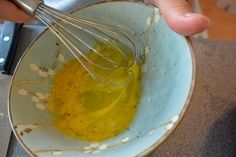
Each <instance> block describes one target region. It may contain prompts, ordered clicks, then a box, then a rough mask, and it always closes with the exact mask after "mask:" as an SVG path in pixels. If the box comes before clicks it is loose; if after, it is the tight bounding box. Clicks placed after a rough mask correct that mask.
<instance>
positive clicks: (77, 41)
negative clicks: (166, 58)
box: [13, 0, 143, 82]
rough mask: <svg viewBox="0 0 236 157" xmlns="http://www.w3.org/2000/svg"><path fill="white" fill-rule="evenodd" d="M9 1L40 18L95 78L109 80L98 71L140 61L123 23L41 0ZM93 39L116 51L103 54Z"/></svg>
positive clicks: (132, 36) (135, 45) (132, 38)
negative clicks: (77, 13)
mask: <svg viewBox="0 0 236 157" xmlns="http://www.w3.org/2000/svg"><path fill="white" fill-rule="evenodd" d="M13 1H14V2H15V3H16V4H17V5H18V6H19V7H21V8H22V9H23V10H25V11H26V12H27V13H28V14H30V15H32V16H35V17H37V18H38V19H39V20H40V21H41V22H43V23H44V24H45V25H46V26H47V27H48V28H49V29H50V30H51V31H52V32H53V33H54V34H55V35H56V36H57V37H58V38H59V39H60V41H61V42H62V43H63V44H64V45H65V46H66V47H67V48H68V50H69V51H70V52H71V53H72V54H73V55H74V57H76V59H77V60H78V61H79V62H80V63H81V65H82V66H83V67H84V68H85V69H86V71H87V72H88V73H89V74H90V75H91V76H92V77H93V78H94V79H96V80H98V81H102V82H109V81H110V82H112V79H111V78H106V76H108V75H100V74H102V73H104V71H107V72H109V73H110V72H112V71H114V70H116V69H117V68H121V67H122V68H126V69H127V71H128V70H129V68H130V67H131V66H132V65H133V63H134V62H135V61H136V62H137V63H141V62H142V61H143V55H142V53H141V52H140V50H139V46H138V44H137V43H138V42H137V40H136V38H135V36H134V35H133V34H132V33H131V32H130V31H129V30H128V29H125V28H124V27H120V26H117V25H110V24H104V23H101V22H97V21H94V20H89V19H87V18H81V17H79V16H73V15H71V14H65V13H61V12H59V11H58V10H56V9H53V8H51V7H49V6H47V5H45V4H44V3H43V1H41V0H13ZM96 43H100V44H104V45H106V47H107V48H108V49H109V48H110V49H112V50H113V52H112V53H114V50H115V53H116V54H115V55H114V54H113V55H111V54H104V53H103V52H101V51H103V50H99V48H95V47H94V45H95V44H96ZM87 52H92V53H95V54H96V55H97V56H98V57H100V62H99V63H97V62H96V61H95V60H94V59H93V58H90V57H89V55H87ZM101 63H102V64H101ZM101 71H103V72H101ZM116 77H118V76H116ZM108 79H110V80H108Z"/></svg>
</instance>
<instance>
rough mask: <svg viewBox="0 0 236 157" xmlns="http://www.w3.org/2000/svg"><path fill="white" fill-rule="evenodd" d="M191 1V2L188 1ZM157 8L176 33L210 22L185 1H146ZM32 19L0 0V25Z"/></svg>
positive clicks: (190, 31)
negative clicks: (193, 10)
mask: <svg viewBox="0 0 236 157" xmlns="http://www.w3.org/2000/svg"><path fill="white" fill-rule="evenodd" d="M188 1H191V0H188ZM145 2H146V3H149V4H152V5H154V6H158V7H159V8H160V10H161V13H162V14H163V16H164V18H165V19H166V21H167V23H168V25H169V26H170V27H171V28H172V29H173V30H174V31H175V32H177V33H179V34H182V35H185V36H190V35H193V34H196V33H200V32H202V31H204V30H205V29H207V28H208V26H209V24H210V20H209V19H208V18H207V17H205V16H204V15H201V14H196V13H192V9H191V7H190V5H189V2H187V1H186V0H146V1H145ZM31 19H32V17H31V16H29V15H27V14H26V13H25V12H24V11H22V10H21V9H19V8H18V7H17V6H15V5H14V4H13V3H11V2H10V1H8V0H0V23H3V21H4V20H9V21H14V22H16V23H25V22H28V21H30V20H31Z"/></svg>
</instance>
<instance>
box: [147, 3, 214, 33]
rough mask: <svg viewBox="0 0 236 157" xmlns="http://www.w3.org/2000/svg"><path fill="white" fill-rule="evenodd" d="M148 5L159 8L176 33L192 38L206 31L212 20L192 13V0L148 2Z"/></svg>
mask: <svg viewBox="0 0 236 157" xmlns="http://www.w3.org/2000/svg"><path fill="white" fill-rule="evenodd" d="M145 2H146V3H149V4H152V5H154V6H157V7H159V9H160V11H161V13H162V15H163V16H164V18H165V20H166V22H167V23H168V25H169V26H170V27H171V28H172V30H174V31H175V32H177V33H179V34H182V35H184V36H191V35H194V34H197V33H200V32H202V31H204V30H206V29H207V28H208V27H209V25H210V20H209V19H208V18H207V17H206V16H204V15H202V14H196V13H193V12H192V9H191V7H190V4H191V0H187V1H186V0H147V1H145Z"/></svg>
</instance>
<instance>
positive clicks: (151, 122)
mask: <svg viewBox="0 0 236 157" xmlns="http://www.w3.org/2000/svg"><path fill="white" fill-rule="evenodd" d="M74 14H77V15H80V16H86V17H90V18H93V19H96V20H99V21H103V22H107V23H113V24H116V23H118V24H124V25H126V26H127V27H129V28H130V29H131V30H133V33H134V34H135V35H136V36H137V38H138V39H139V41H140V43H142V48H143V51H144V53H145V55H146V61H145V64H144V65H143V66H142V73H143V77H142V96H141V103H140V106H139V109H138V113H137V115H136V117H135V120H134V122H133V123H132V124H131V126H130V127H129V130H127V131H125V132H123V133H121V134H120V135H118V136H116V137H113V138H111V139H108V140H105V141H103V142H101V143H90V142H85V141H79V140H73V139H71V138H69V137H67V136H65V135H64V134H62V133H61V132H60V131H58V130H57V129H55V128H54V127H53V125H52V120H51V118H50V116H49V114H48V113H47V111H46V110H45V106H44V105H45V102H46V101H47V98H48V91H49V89H48V88H49V85H50V83H51V79H52V77H53V75H54V74H55V72H56V71H57V70H58V69H59V68H60V67H62V66H63V64H64V63H65V62H66V61H67V60H68V59H69V58H71V56H70V55H69V53H68V52H66V51H67V50H66V49H64V48H63V47H61V46H60V45H59V46H58V45H57V44H56V43H57V42H58V41H57V39H56V38H55V36H54V35H52V33H51V32H50V31H48V30H46V31H45V32H44V33H43V34H42V35H41V36H40V37H39V38H38V39H37V40H36V41H35V42H34V43H33V44H31V46H30V47H29V48H28V49H27V51H26V52H25V54H24V55H23V57H22V58H21V61H20V63H19V64H18V66H17V69H16V71H15V73H14V77H13V80H12V86H11V90H10V95H9V114H10V121H11V124H12V126H13V130H14V133H15V135H16V136H17V138H18V140H19V141H20V143H21V144H22V145H23V147H24V148H25V149H26V150H27V151H28V153H29V154H31V155H33V156H40V157H49V156H63V157H74V156H81V157H88V156H93V155H95V154H96V156H98V157H106V156H107V157H110V156H113V157H121V156H124V157H132V156H143V155H145V154H147V153H148V152H150V151H152V150H153V149H154V148H155V147H156V146H158V145H159V144H160V143H161V142H162V141H163V140H164V139H165V138H166V137H167V136H168V135H169V134H170V133H171V132H172V131H173V129H174V128H175V127H176V125H177V123H178V122H179V120H180V119H181V118H182V116H183V114H184V112H185V111H186V108H187V106H188V103H189V101H190V97H191V95H192V91H193V85H194V82H195V81H194V80H195V62H194V58H193V54H192V48H191V45H190V44H189V41H188V39H186V38H185V37H183V36H180V35H178V34H176V33H174V32H173V31H171V30H170V28H169V27H168V26H167V25H166V23H165V21H164V19H163V17H162V16H161V15H159V12H158V9H156V8H155V9H153V8H151V7H148V6H145V5H143V4H138V3H130V2H111V3H101V4H97V5H93V6H90V7H87V8H84V9H82V10H79V11H77V12H75V13H74ZM145 32H149V38H148V40H147V38H146V36H145ZM147 41H148V42H147Z"/></svg>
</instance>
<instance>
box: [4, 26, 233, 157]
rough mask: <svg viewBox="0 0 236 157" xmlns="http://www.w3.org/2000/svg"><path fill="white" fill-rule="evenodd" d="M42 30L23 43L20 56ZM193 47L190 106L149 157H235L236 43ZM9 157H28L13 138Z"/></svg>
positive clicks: (204, 42)
mask: <svg viewBox="0 0 236 157" xmlns="http://www.w3.org/2000/svg"><path fill="white" fill-rule="evenodd" d="M28 29H29V28H27V27H26V28H23V29H22V32H21V34H22V36H24V35H25V33H26V31H27V34H30V31H29V30H28ZM30 29H32V30H31V35H32V33H35V31H33V29H34V28H30ZM42 30H43V29H41V30H40V31H38V32H36V33H35V34H33V37H32V36H31V38H27V40H26V41H24V40H21V41H20V42H21V46H19V47H18V51H19V53H21V52H22V50H24V49H25V48H26V46H27V45H28V44H29V43H30V41H31V39H32V38H34V37H36V36H37V35H38V34H39V33H40V32H41V31H42ZM29 39H30V40H29ZM193 45H194V49H195V56H196V63H197V81H196V86H195V91H194V94H193V97H192V100H191V103H190V106H189V108H188V110H187V112H186V114H185V116H184V118H183V119H182V121H181V122H180V124H179V126H178V127H177V129H176V130H175V131H174V132H173V133H172V134H171V135H170V136H169V137H168V138H167V140H166V141H164V143H162V144H161V145H160V146H159V147H158V148H157V149H156V150H155V151H154V152H153V153H151V154H150V155H149V156H150V157H154V156H157V157H236V42H222V41H210V40H205V39H194V41H193ZM7 156H8V157H28V155H27V154H26V153H25V151H24V150H23V148H22V147H21V146H20V144H19V143H18V142H17V140H16V139H15V137H14V135H12V136H11V141H10V145H9V150H8V155H7Z"/></svg>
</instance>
